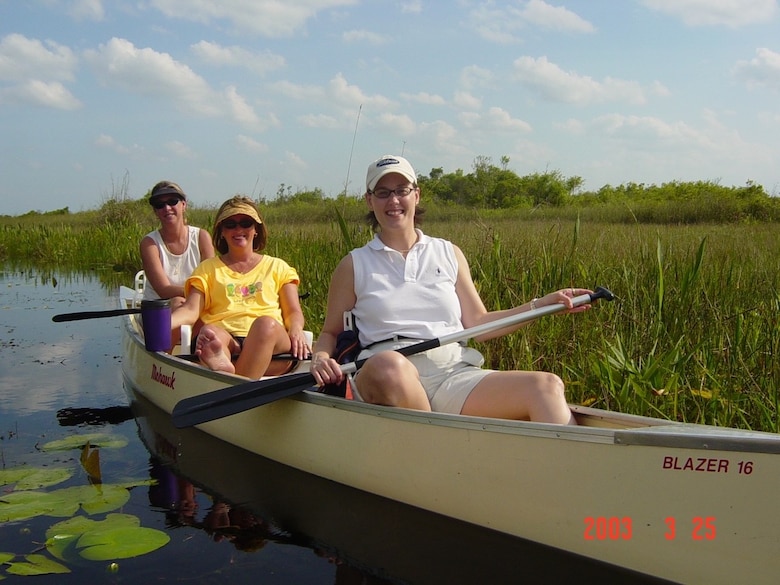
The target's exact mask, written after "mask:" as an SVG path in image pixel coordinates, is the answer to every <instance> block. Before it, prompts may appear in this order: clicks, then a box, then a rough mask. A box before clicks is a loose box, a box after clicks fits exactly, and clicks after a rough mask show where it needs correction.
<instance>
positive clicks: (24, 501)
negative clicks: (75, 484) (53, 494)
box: [0, 491, 70, 522]
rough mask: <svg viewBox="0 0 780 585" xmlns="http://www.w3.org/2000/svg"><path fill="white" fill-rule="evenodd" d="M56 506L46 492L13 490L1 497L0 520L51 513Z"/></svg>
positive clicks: (20, 518)
mask: <svg viewBox="0 0 780 585" xmlns="http://www.w3.org/2000/svg"><path fill="white" fill-rule="evenodd" d="M55 507H56V503H55V502H53V501H52V500H51V499H50V498H49V494H47V493H46V492H36V491H20V492H11V493H10V494H5V495H3V496H2V497H0V522H17V521H19V520H27V519H28V518H35V517H36V516H44V515H47V514H51V513H52V512H53V511H54V509H55ZM68 515H70V514H68Z"/></svg>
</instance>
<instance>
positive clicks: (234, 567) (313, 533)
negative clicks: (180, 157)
mask: <svg viewBox="0 0 780 585" xmlns="http://www.w3.org/2000/svg"><path fill="white" fill-rule="evenodd" d="M102 280H103V281H108V282H110V279H109V278H103V279H102ZM128 284H129V283H128ZM115 289H116V286H115V285H114V284H111V285H104V284H101V279H99V278H98V277H97V276H94V275H92V276H84V275H72V274H55V275H41V274H40V273H37V272H36V271H32V270H31V271H19V270H6V271H5V272H2V273H0V456H1V461H0V463H1V464H2V469H9V468H13V467H15V466H18V465H22V464H24V465H29V466H42V465H45V466H47V467H62V466H66V467H67V466H70V467H72V468H73V469H75V470H76V472H75V474H74V475H73V477H72V478H71V479H69V480H67V481H66V482H65V483H63V484H59V485H56V486H52V487H49V488H46V490H56V489H59V488H62V487H67V486H79V485H88V484H89V483H90V476H89V473H88V470H89V471H91V472H93V473H94V468H90V467H89V466H87V465H82V464H81V463H80V461H79V457H80V452H79V451H78V450H70V451H60V452H54V453H50V452H43V451H41V446H42V445H44V444H45V443H47V442H48V441H52V440H55V439H62V438H65V437H69V436H72V435H75V434H80V435H84V434H86V433H94V432H102V433H110V434H112V435H118V436H120V437H123V438H125V439H126V440H127V445H126V446H124V447H121V448H100V449H99V450H98V451H99V472H100V476H101V478H102V482H103V483H104V484H106V483H114V482H120V481H121V482H129V483H131V484H134V485H135V486H136V487H133V488H132V489H130V499H129V500H128V501H127V503H126V504H124V505H123V506H122V507H121V509H119V510H116V512H121V513H124V514H130V515H133V516H136V517H137V518H138V519H139V521H140V524H141V526H143V527H148V528H153V529H156V530H160V531H163V532H165V533H166V534H167V535H168V536H169V537H170V542H169V543H168V544H167V545H165V546H163V547H162V548H159V549H157V550H155V551H154V552H151V553H148V554H144V555H141V556H137V557H135V558H129V559H119V560H117V561H116V564H115V565H112V561H111V560H102V561H86V560H84V561H81V562H78V563H66V565H67V567H68V569H69V570H70V571H71V572H70V573H67V574H63V575H44V576H39V577H36V578H35V582H36V583H44V584H45V583H57V584H58V585H59V584H69V583H74V584H75V583H79V584H82V583H85V582H86V583H138V582H142V581H144V580H146V581H149V582H152V581H153V582H155V583H181V582H187V583H198V584H209V583H231V584H239V585H240V584H243V583H247V584H248V583H258V582H260V583H266V584H309V583H310V584H342V585H351V584H364V585H369V584H371V585H380V584H388V583H409V584H426V585H427V584H436V583H442V584H444V583H446V584H461V583H462V584H471V583H475V584H477V583H478V584H482V583H491V584H501V583H507V584H509V583H512V584H517V583H571V582H583V583H590V582H600V583H627V582H630V583H639V582H649V580H648V579H645V578H642V577H639V576H636V575H629V574H626V573H624V572H622V571H619V570H616V569H613V568H608V567H603V566H601V565H597V564H595V563H593V562H591V561H589V560H587V559H581V558H578V557H573V556H571V555H564V554H561V553H559V552H558V551H554V550H552V549H549V548H546V547H541V546H538V545H533V544H530V543H526V542H524V541H521V540H519V539H516V538H511V537H508V536H505V535H502V534H497V533H495V532H492V531H489V530H484V529H481V528H477V527H474V526H471V525H468V524H465V523H462V522H457V521H453V520H449V519H446V518H443V517H441V516H438V515H435V514H430V513H427V512H424V511H421V510H418V509H415V508H412V507H409V506H404V505H401V504H398V503H396V502H392V501H389V500H386V499H384V498H379V497H375V496H372V495H370V494H366V493H363V492H360V491H357V490H354V489H351V488H348V487H345V486H341V485H338V484H335V483H333V482H330V481H326V480H323V479H321V478H317V477H314V476H311V475H308V474H304V473H301V472H298V471H296V470H293V469H291V468H288V467H286V466H283V465H279V464H277V463H274V462H271V461H269V460H266V459H263V458H261V457H257V456H255V455H251V454H248V453H246V452H245V451H242V450H240V449H236V448H233V447H231V446H229V445H226V444H224V443H222V442H220V441H217V440H215V439H213V438H211V437H209V436H207V435H205V434H203V433H200V432H199V431H197V430H195V429H187V430H186V431H184V432H182V431H178V430H177V431H176V432H174V430H173V427H172V425H171V423H170V421H169V420H168V418H167V417H166V416H165V415H163V414H162V413H161V412H160V411H159V410H157V409H156V408H154V407H153V406H150V405H148V404H146V403H144V402H138V403H137V404H134V408H133V411H132V412H131V411H130V409H129V408H128V404H129V400H128V396H127V394H126V392H125V389H124V388H123V385H122V377H121V359H122V358H121V352H120V341H121V339H120V338H121V332H120V318H119V317H115V318H106V319H94V320H83V321H73V322H67V323H53V322H52V321H51V317H52V316H53V315H55V314H58V313H71V312H81V311H96V310H104V309H112V308H115V301H114V298H113V297H112V294H113V293H114V291H115ZM174 436H175V439H174V438H173V437H174ZM174 458H175V460H176V463H175V467H174V466H173V459H174ZM150 478H153V479H155V480H157V482H158V483H157V484H155V485H147V483H148V480H149V479H150ZM139 484H140V485H139ZM3 489H5V490H6V491H8V490H9V489H10V486H6V488H3ZM518 497H521V496H520V495H519V496H518ZM1 510H2V508H1V504H0V511H1ZM79 514H80V515H84V513H83V512H79ZM105 517H106V515H105V514H94V515H92V516H90V518H92V519H94V520H102V519H104V518H105ZM64 519H65V518H56V517H51V516H39V517H35V518H33V519H30V520H22V521H17V522H6V523H0V553H3V552H5V553H10V554H14V555H17V556H16V557H15V559H14V560H17V561H19V560H23V558H22V557H23V555H27V554H30V553H33V552H34V553H37V554H41V555H43V556H44V557H48V558H54V557H52V556H51V555H50V554H48V552H47V550H46V549H45V547H43V546H42V543H43V542H45V540H46V536H45V533H46V530H47V529H48V528H49V527H50V526H51V525H53V524H55V523H57V522H60V521H62V520H64ZM2 577H6V578H7V579H8V581H7V582H10V583H13V582H22V581H23V580H24V579H28V577H21V576H17V575H10V574H8V565H3V566H2V567H0V578H2Z"/></svg>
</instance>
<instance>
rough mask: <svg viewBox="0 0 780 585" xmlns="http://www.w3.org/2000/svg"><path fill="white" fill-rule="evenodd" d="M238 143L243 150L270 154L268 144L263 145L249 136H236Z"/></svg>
mask: <svg viewBox="0 0 780 585" xmlns="http://www.w3.org/2000/svg"><path fill="white" fill-rule="evenodd" d="M236 143H237V144H238V145H239V147H241V148H242V149H243V150H246V151H248V152H263V153H264V152H268V150H269V148H268V145H267V144H263V143H262V142H258V141H257V140H255V139H254V138H251V137H249V136H246V135H244V134H239V135H238V136H236Z"/></svg>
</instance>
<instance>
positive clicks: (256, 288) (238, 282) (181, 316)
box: [171, 196, 310, 378]
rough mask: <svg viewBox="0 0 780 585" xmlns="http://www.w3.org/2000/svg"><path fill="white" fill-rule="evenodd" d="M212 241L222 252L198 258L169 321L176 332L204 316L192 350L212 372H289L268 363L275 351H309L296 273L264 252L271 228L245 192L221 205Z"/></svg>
mask: <svg viewBox="0 0 780 585" xmlns="http://www.w3.org/2000/svg"><path fill="white" fill-rule="evenodd" d="M212 239H213V241H214V247H215V248H216V250H217V252H218V253H219V255H218V256H216V257H214V258H211V259H209V260H205V261H203V262H202V263H201V264H200V265H199V266H198V267H197V268H196V269H195V270H194V271H193V273H192V275H191V276H190V277H189V278H188V279H187V281H186V283H185V285H184V292H185V294H186V300H185V302H184V304H183V305H182V306H181V307H180V308H178V309H176V310H175V311H174V312H173V315H172V318H171V325H172V327H173V329H174V330H178V328H179V327H181V326H182V325H192V324H194V323H195V322H196V321H197V319H198V318H200V319H201V321H202V322H203V327H202V328H201V330H200V332H199V333H198V337H197V341H196V344H195V355H197V356H198V357H199V358H200V360H201V361H202V362H203V363H204V364H206V365H207V366H208V367H209V368H211V369H212V370H218V371H222V372H230V373H236V374H241V375H243V376H247V377H249V378H259V377H261V376H263V375H278V374H283V373H285V372H287V371H288V370H289V369H290V368H291V366H292V365H293V362H291V361H272V357H273V355H274V354H278V353H290V354H292V356H293V357H295V358H297V359H303V358H305V357H306V356H307V355H308V353H309V350H310V348H309V347H308V346H307V343H306V338H305V336H304V333H303V311H302V310H301V306H300V302H299V301H298V284H299V283H300V278H299V277H298V273H297V272H296V270H295V269H294V268H292V267H291V266H290V265H289V264H287V262H285V261H284V260H282V259H280V258H274V257H273V256H268V255H267V254H262V253H261V252H262V251H263V250H264V249H265V246H266V243H267V241H268V230H267V229H266V226H265V223H264V222H263V219H262V218H261V217H260V214H259V213H258V211H257V208H256V207H255V204H254V202H253V201H252V200H251V199H249V198H248V197H243V196H236V197H233V198H231V199H229V200H227V201H225V202H224V203H223V204H222V206H221V207H220V208H219V211H218V212H217V219H216V220H215V222H214V229H213V231H212ZM236 354H238V358H237V359H236V361H235V363H234V362H233V360H232V356H234V355H236Z"/></svg>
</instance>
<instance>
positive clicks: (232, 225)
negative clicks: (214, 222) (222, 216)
mask: <svg viewBox="0 0 780 585" xmlns="http://www.w3.org/2000/svg"><path fill="white" fill-rule="evenodd" d="M253 225H255V220H254V219H242V220H241V221H236V220H235V219H226V220H225V221H223V222H222V228H223V229H226V230H234V229H236V228H237V227H238V226H241V227H242V228H244V229H248V228H251V227H252V226H253Z"/></svg>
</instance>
